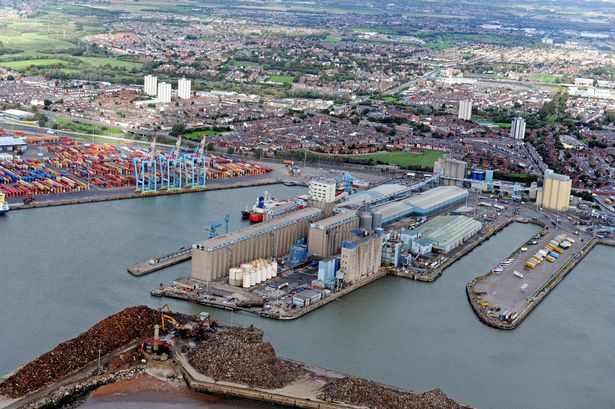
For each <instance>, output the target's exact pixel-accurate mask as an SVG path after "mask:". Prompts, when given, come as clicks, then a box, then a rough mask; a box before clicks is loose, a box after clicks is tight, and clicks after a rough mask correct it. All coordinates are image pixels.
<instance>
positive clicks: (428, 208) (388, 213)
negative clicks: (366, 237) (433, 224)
mask: <svg viewBox="0 0 615 409" xmlns="http://www.w3.org/2000/svg"><path fill="white" fill-rule="evenodd" d="M467 197H468V192H467V190H465V189H462V188H460V187H457V186H439V187H436V188H434V189H430V190H427V191H425V192H423V193H421V194H418V195H416V196H412V197H410V198H408V199H404V200H400V201H397V202H392V203H387V204H385V205H382V206H379V207H378V208H377V209H376V210H375V211H374V213H381V214H382V224H386V223H391V222H394V221H396V220H399V219H402V218H404V217H408V216H410V215H418V216H427V215H430V214H433V213H435V212H438V211H440V210H442V209H444V208H446V207H448V206H451V205H453V204H455V203H459V202H462V201H464V200H466V198H467Z"/></svg>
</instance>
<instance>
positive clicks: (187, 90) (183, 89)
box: [177, 78, 192, 99]
mask: <svg viewBox="0 0 615 409" xmlns="http://www.w3.org/2000/svg"><path fill="white" fill-rule="evenodd" d="M191 92H192V82H191V81H190V80H188V79H186V78H180V79H179V80H178V81H177V96H178V97H179V98H181V99H189V98H190V94H191Z"/></svg>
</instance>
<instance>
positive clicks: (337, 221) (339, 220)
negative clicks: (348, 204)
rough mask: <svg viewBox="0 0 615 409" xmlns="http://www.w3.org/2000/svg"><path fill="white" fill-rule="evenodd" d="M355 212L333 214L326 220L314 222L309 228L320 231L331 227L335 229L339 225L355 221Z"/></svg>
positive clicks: (347, 211)
mask: <svg viewBox="0 0 615 409" xmlns="http://www.w3.org/2000/svg"><path fill="white" fill-rule="evenodd" d="M356 217H357V212H356V211H354V210H346V211H343V212H340V213H337V214H334V215H333V216H331V217H327V218H326V219H323V220H320V221H318V222H314V223H312V224H311V225H310V227H314V228H317V229H321V230H326V229H330V228H332V227H337V226H339V225H341V224H344V223H347V222H349V221H351V220H352V219H356Z"/></svg>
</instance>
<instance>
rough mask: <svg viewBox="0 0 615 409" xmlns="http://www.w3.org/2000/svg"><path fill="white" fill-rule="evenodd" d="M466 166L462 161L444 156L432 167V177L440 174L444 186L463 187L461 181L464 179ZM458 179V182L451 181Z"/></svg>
mask: <svg viewBox="0 0 615 409" xmlns="http://www.w3.org/2000/svg"><path fill="white" fill-rule="evenodd" d="M467 166H468V164H467V163H466V162H464V161H462V160H457V159H453V158H450V157H448V155H445V156H443V157H441V158H440V159H438V160H437V161H436V162H435V163H434V165H433V173H434V175H436V174H439V173H442V176H444V177H445V179H444V180H443V184H444V185H446V186H459V187H462V186H463V179H464V178H465V177H466V168H467ZM447 178H452V179H458V180H451V179H447Z"/></svg>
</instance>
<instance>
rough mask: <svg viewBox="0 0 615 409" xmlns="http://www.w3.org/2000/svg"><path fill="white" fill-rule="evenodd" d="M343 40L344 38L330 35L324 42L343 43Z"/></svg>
mask: <svg viewBox="0 0 615 409" xmlns="http://www.w3.org/2000/svg"><path fill="white" fill-rule="evenodd" d="M342 38H343V37H342V36H333V35H328V36H326V37H325V38H324V39H323V40H322V41H324V42H326V43H337V42H339V41H342Z"/></svg>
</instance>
